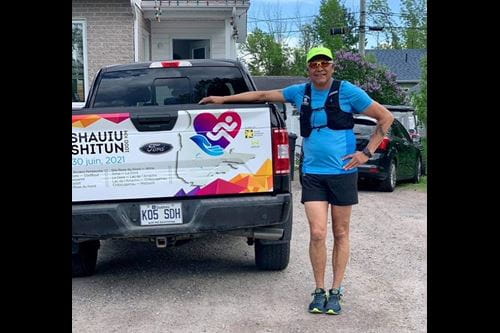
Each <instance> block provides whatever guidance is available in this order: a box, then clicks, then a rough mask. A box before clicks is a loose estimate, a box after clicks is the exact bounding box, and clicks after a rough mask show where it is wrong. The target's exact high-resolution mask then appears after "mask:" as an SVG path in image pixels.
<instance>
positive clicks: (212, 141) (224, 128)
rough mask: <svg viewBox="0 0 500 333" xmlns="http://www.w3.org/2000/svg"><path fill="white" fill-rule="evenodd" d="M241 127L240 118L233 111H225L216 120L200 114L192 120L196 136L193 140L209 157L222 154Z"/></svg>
mask: <svg viewBox="0 0 500 333" xmlns="http://www.w3.org/2000/svg"><path fill="white" fill-rule="evenodd" d="M240 127H241V117H240V115H239V114H237V113H236V112H234V111H226V112H224V113H223V114H221V115H220V116H219V117H218V118H217V117H216V116H214V115H213V114H211V113H202V114H199V115H198V116H196V118H195V119H194V129H195V131H196V133H198V134H196V135H194V136H192V137H191V138H190V139H191V140H193V141H194V142H195V143H196V144H197V145H198V146H199V147H200V148H201V149H202V150H203V151H204V152H205V153H207V154H208V155H211V156H219V155H222V154H224V148H226V147H227V146H228V145H229V144H230V143H231V141H232V140H233V139H234V138H235V137H236V135H237V134H238V132H239V131H240Z"/></svg>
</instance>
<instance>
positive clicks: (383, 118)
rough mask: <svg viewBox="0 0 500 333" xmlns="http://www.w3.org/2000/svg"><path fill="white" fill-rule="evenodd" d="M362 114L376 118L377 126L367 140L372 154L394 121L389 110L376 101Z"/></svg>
mask: <svg viewBox="0 0 500 333" xmlns="http://www.w3.org/2000/svg"><path fill="white" fill-rule="evenodd" d="M363 114H364V115H367V116H368V117H372V118H375V119H377V127H376V128H375V132H374V133H373V134H372V136H371V137H370V142H368V145H367V147H368V149H369V150H370V152H371V153H372V154H373V152H374V151H375V150H377V148H378V146H379V145H380V143H381V142H382V140H384V136H386V135H387V132H389V128H390V127H391V125H392V122H393V121H394V116H393V115H392V113H391V111H389V110H387V109H386V108H385V107H384V106H382V105H380V104H379V103H377V102H373V103H372V105H370V106H369V107H368V108H367V109H366V111H365V112H363Z"/></svg>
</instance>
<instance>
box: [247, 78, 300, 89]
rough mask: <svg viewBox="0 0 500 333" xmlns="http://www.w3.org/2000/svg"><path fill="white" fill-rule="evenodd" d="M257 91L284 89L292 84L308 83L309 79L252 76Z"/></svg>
mask: <svg viewBox="0 0 500 333" xmlns="http://www.w3.org/2000/svg"><path fill="white" fill-rule="evenodd" d="M252 78H253V81H254V82H255V85H256V86H257V90H274V89H283V88H285V87H288V86H290V85H292V84H298V83H306V82H307V81H308V80H309V79H308V78H306V77H303V76H252Z"/></svg>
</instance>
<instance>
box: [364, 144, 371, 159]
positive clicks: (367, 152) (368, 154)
mask: <svg viewBox="0 0 500 333" xmlns="http://www.w3.org/2000/svg"><path fill="white" fill-rule="evenodd" d="M363 154H365V155H366V156H368V158H372V156H373V154H372V153H371V152H370V149H368V147H365V148H363Z"/></svg>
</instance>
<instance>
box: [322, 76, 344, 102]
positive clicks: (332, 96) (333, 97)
mask: <svg viewBox="0 0 500 333" xmlns="http://www.w3.org/2000/svg"><path fill="white" fill-rule="evenodd" d="M341 83H342V81H341V80H333V83H332V85H331V87H330V91H329V92H328V97H327V98H326V103H325V106H326V105H328V104H333V106H334V107H335V108H339V109H340V102H339V96H340V84H341Z"/></svg>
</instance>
